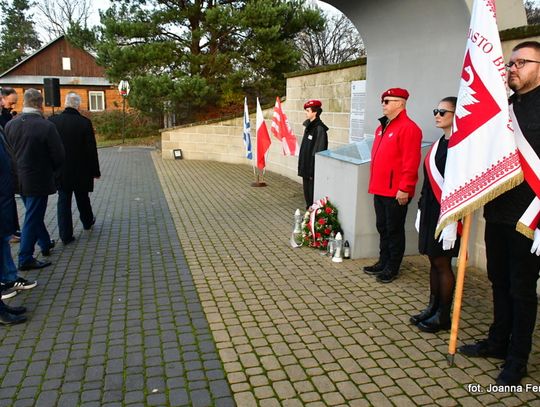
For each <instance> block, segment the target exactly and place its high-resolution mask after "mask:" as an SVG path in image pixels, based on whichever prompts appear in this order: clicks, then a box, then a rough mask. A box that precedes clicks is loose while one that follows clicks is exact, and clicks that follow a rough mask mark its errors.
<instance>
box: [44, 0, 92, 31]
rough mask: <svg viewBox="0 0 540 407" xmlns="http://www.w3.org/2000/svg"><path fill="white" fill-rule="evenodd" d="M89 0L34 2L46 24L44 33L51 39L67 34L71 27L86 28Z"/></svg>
mask: <svg viewBox="0 0 540 407" xmlns="http://www.w3.org/2000/svg"><path fill="white" fill-rule="evenodd" d="M90 1H91V0H77V1H73V0H41V1H39V2H38V3H36V8H37V9H38V10H39V14H41V16H42V17H43V19H44V21H45V22H46V24H45V25H47V26H48V28H49V29H48V30H47V33H46V35H47V36H48V37H49V38H48V39H49V40H53V39H55V38H57V37H59V36H60V35H66V34H68V31H69V29H70V28H72V27H83V28H86V27H87V24H88V18H89V17H90V14H91V11H92V9H91V3H90Z"/></svg>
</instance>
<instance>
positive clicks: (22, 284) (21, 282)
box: [6, 277, 37, 291]
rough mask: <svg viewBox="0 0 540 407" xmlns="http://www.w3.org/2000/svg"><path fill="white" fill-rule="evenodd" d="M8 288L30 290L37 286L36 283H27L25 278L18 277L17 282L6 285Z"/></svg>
mask: <svg viewBox="0 0 540 407" xmlns="http://www.w3.org/2000/svg"><path fill="white" fill-rule="evenodd" d="M6 286H7V287H8V288H13V289H14V290H17V291H19V290H30V289H32V288H34V287H35V286H37V281H35V280H34V281H28V280H27V279H25V278H22V277H19V278H18V279H17V280H15V281H12V282H11V283H7V284H6Z"/></svg>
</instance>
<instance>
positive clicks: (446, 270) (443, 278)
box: [410, 96, 459, 333]
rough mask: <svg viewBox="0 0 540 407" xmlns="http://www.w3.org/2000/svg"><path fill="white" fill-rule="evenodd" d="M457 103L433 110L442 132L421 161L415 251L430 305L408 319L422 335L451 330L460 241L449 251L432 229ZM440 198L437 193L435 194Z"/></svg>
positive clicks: (446, 101) (447, 101) (445, 102)
mask: <svg viewBox="0 0 540 407" xmlns="http://www.w3.org/2000/svg"><path fill="white" fill-rule="evenodd" d="M456 102H457V99H456V98H455V97H453V96H450V97H446V98H444V99H442V100H441V101H440V102H439V105H438V106H437V108H436V109H434V110H433V114H434V116H435V126H437V127H438V128H440V129H442V130H443V132H444V135H443V136H442V137H441V138H440V139H439V140H438V141H437V142H436V143H435V144H434V145H433V147H432V149H431V150H430V152H429V153H428V154H427V155H426V159H425V161H424V184H423V186H422V193H421V195H420V199H419V201H418V217H417V220H416V227H417V230H418V232H419V238H418V249H419V251H420V253H421V254H425V255H427V256H428V258H429V263H430V265H431V267H430V273H429V287H430V296H429V304H428V306H427V308H426V309H424V310H423V311H421V312H420V313H419V314H417V315H413V316H412V317H411V319H410V320H411V323H413V324H415V325H417V326H418V328H419V329H420V330H421V331H424V332H432V333H434V332H438V331H440V330H446V329H449V328H450V309H451V307H452V298H453V295H454V287H455V277H454V272H453V271H452V257H455V256H457V255H458V253H459V237H458V240H457V241H456V243H455V245H454V247H452V248H450V249H449V250H445V248H443V244H442V243H441V242H439V241H437V240H435V237H434V236H435V228H436V226H437V221H438V219H439V212H440V210H441V205H440V195H439V196H437V195H436V192H434V191H437V190H439V191H440V190H441V189H442V181H444V178H443V177H444V167H445V164H446V154H447V151H448V140H449V139H450V136H451V134H452V121H453V119H454V112H455V110H456ZM438 194H440V192H438Z"/></svg>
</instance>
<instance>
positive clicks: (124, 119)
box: [122, 96, 126, 144]
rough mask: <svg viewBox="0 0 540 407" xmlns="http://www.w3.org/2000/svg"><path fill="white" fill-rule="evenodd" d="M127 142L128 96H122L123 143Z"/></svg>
mask: <svg viewBox="0 0 540 407" xmlns="http://www.w3.org/2000/svg"><path fill="white" fill-rule="evenodd" d="M125 142H126V98H125V96H122V144H124V143H125Z"/></svg>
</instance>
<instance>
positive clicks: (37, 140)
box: [6, 113, 64, 196]
mask: <svg viewBox="0 0 540 407" xmlns="http://www.w3.org/2000/svg"><path fill="white" fill-rule="evenodd" d="M6 139H7V142H8V144H9V145H10V146H11V148H12V149H13V152H14V154H15V160H16V164H17V176H18V192H19V193H20V194H21V195H23V196H44V195H51V194H54V193H55V192H56V182H55V178H56V175H57V173H58V171H59V170H60V167H61V166H62V164H63V162H64V146H63V145H62V140H60V136H59V135H58V132H57V131H56V127H54V125H53V124H52V123H50V122H49V121H47V120H45V119H44V118H43V117H42V116H41V115H40V114H37V113H22V114H19V115H17V116H16V117H15V118H14V119H13V120H11V121H9V122H8V124H7V125H6Z"/></svg>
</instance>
